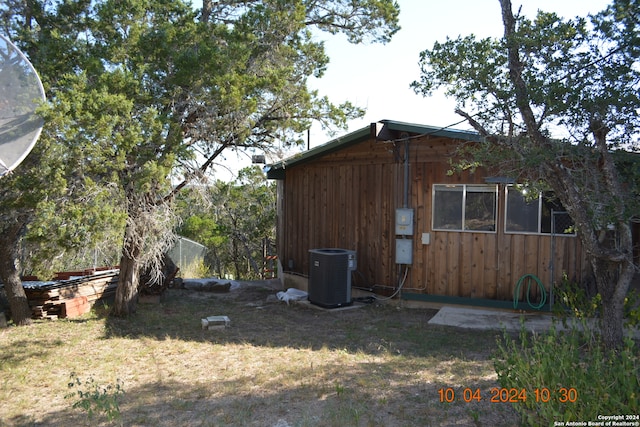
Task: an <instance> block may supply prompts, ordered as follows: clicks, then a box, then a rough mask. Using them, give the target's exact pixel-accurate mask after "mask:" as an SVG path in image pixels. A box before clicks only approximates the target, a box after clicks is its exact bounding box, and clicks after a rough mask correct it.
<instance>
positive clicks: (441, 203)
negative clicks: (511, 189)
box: [433, 184, 498, 232]
mask: <svg viewBox="0 0 640 427" xmlns="http://www.w3.org/2000/svg"><path fill="white" fill-rule="evenodd" d="M497 195H498V187H497V186H496V185H468V184H457V185H446V184H435V185H434V186H433V229H434V230H449V231H486V232H495V231H496V211H497V201H498V197H497Z"/></svg>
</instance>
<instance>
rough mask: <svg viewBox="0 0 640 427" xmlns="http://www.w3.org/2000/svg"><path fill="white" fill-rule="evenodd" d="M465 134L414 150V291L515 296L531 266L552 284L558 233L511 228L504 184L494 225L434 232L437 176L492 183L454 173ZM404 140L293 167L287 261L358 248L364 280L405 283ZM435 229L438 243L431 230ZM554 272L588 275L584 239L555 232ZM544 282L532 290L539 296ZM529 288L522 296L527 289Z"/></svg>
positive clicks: (295, 264) (409, 287) (282, 213)
mask: <svg viewBox="0 0 640 427" xmlns="http://www.w3.org/2000/svg"><path fill="white" fill-rule="evenodd" d="M457 143H458V142H457V141H453V140H451V139H448V138H436V137H431V138H430V137H422V138H418V139H413V140H411V143H410V149H409V159H410V175H409V183H408V187H409V188H408V191H409V193H408V194H409V207H410V208H413V209H414V235H413V264H412V265H411V269H410V274H409V275H408V278H407V282H406V283H405V288H404V289H405V291H407V292H415V293H425V294H432V295H443V296H460V297H471V298H489V299H498V300H510V299H512V298H513V292H514V289H515V284H516V282H517V281H518V279H519V278H520V277H521V276H523V275H524V274H535V275H537V276H538V277H539V278H540V279H541V280H542V282H543V283H544V284H545V285H546V287H547V289H548V285H549V282H550V281H551V280H552V278H551V270H550V264H551V236H549V235H525V234H506V233H504V212H505V209H504V203H505V202H504V197H505V193H504V187H502V186H501V187H500V189H499V192H498V200H499V202H498V203H499V204H498V222H497V228H498V230H497V231H496V232H495V233H479V232H448V231H434V230H432V228H431V226H432V224H431V216H432V203H433V198H432V188H433V184H447V183H451V184H458V183H460V184H462V183H464V184H484V183H485V181H484V179H485V173H484V172H483V171H482V170H477V171H476V172H475V173H470V172H465V173H463V174H453V175H449V174H448V173H447V172H448V170H449V169H450V158H451V155H452V153H453V151H454V149H455V147H456V144H457ZM403 156H404V153H403V145H401V144H400V143H399V144H397V146H396V145H395V144H393V143H385V142H376V141H374V140H367V141H364V142H362V143H359V144H356V145H353V146H350V147H346V148H343V149H341V150H339V151H336V152H332V153H329V154H326V155H324V156H322V157H320V158H317V159H313V160H310V161H308V162H305V163H301V164H297V165H294V166H290V167H288V168H286V179H284V180H281V181H279V182H278V185H279V188H278V192H279V193H278V194H279V196H280V199H281V200H280V204H279V206H278V209H279V215H278V229H279V234H278V247H279V255H280V258H281V261H282V264H283V266H284V268H285V270H290V271H293V272H296V273H299V274H304V275H306V274H308V273H309V255H308V251H309V249H313V248H329V247H337V248H345V249H352V250H356V251H357V256H358V276H357V278H356V283H357V284H358V285H360V286H373V285H384V286H390V287H393V286H396V284H397V283H398V281H399V273H400V269H399V268H398V266H397V265H396V264H395V239H396V236H395V209H396V208H399V207H402V203H403V194H404V164H403V161H402V160H403ZM423 233H429V239H430V243H429V244H426V245H425V244H423V243H422V234H423ZM555 246H556V258H555V259H556V261H555V269H554V278H553V280H555V281H560V280H561V278H562V276H563V274H567V275H568V276H569V277H570V278H571V279H574V280H580V279H581V278H582V277H586V276H584V275H585V274H586V271H587V264H586V263H585V260H584V254H583V253H582V250H581V247H580V244H579V241H578V239H577V238H575V237H556V239H555ZM537 292H538V291H537V289H535V290H533V291H532V297H533V298H534V299H535V298H536V296H537ZM521 297H522V296H521Z"/></svg>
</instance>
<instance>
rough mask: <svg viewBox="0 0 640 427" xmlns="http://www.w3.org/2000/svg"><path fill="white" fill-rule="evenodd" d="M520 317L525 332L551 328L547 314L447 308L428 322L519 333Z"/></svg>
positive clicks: (550, 321)
mask: <svg viewBox="0 0 640 427" xmlns="http://www.w3.org/2000/svg"><path fill="white" fill-rule="evenodd" d="M521 317H524V319H525V327H526V328H527V330H531V331H536V332H539V331H542V330H547V329H549V328H550V327H551V323H552V316H551V315H550V314H548V313H519V312H509V311H500V310H485V309H478V308H461V307H449V306H445V307H442V308H441V309H440V310H439V311H438V313H437V314H436V315H435V316H434V317H432V318H431V320H429V324H431V325H444V326H455V327H458V328H465V329H482V330H502V329H506V330H508V331H519V330H520V318H521Z"/></svg>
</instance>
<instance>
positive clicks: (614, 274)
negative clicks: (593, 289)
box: [592, 261, 634, 349]
mask: <svg viewBox="0 0 640 427" xmlns="http://www.w3.org/2000/svg"><path fill="white" fill-rule="evenodd" d="M592 265H593V266H594V275H595V279H596V286H597V289H598V293H600V295H601V297H602V330H601V333H602V340H603V342H604V345H605V346H606V347H607V348H609V349H616V348H619V347H620V346H621V345H622V343H623V338H624V300H625V297H626V296H627V292H628V290H629V285H630V284H631V281H632V280H633V275H634V266H633V263H631V262H624V263H622V264H621V265H619V266H616V264H612V263H610V262H606V261H596V262H594V263H592Z"/></svg>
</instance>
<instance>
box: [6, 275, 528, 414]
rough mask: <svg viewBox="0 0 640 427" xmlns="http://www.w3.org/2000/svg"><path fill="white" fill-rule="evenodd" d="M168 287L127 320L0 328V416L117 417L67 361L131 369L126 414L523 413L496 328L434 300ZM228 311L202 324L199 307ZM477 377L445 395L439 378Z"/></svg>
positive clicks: (451, 381) (454, 382)
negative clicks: (351, 304)
mask: <svg viewBox="0 0 640 427" xmlns="http://www.w3.org/2000/svg"><path fill="white" fill-rule="evenodd" d="M274 294H275V291H274V290H273V289H269V288H266V287H264V286H255V285H254V286H246V287H243V288H241V289H236V290H233V291H232V292H230V293H229V294H209V293H198V292H192V291H185V290H176V289H170V290H168V291H167V293H166V294H165V295H164V296H163V299H162V302H161V304H159V305H158V304H156V305H140V307H139V310H138V313H137V314H136V315H135V316H134V317H133V318H131V319H129V320H121V319H113V318H110V317H107V316H105V315H104V312H103V311H100V310H98V311H96V312H93V313H91V314H90V315H87V316H85V317H82V318H79V319H73V320H60V321H56V322H37V323H36V324H34V325H32V326H30V327H24V328H8V329H3V330H0V346H1V347H2V353H1V355H0V401H1V402H2V405H1V406H0V426H4V425H11V426H13V425H16V426H71V425H87V426H88V425H92V426H93V425H109V423H108V421H106V419H105V418H104V417H94V418H93V419H92V420H89V419H88V417H87V413H86V412H84V411H82V410H80V409H77V408H76V409H74V408H73V407H72V405H73V403H74V399H73V398H65V395H68V394H69V392H70V389H69V388H68V383H69V381H70V375H71V373H76V374H77V375H78V377H79V378H80V379H82V380H83V381H84V380H89V379H93V380H94V381H95V383H97V384H102V385H115V384H116V383H121V384H122V387H123V389H124V394H123V395H122V396H121V398H120V413H121V418H120V420H119V421H117V422H115V423H114V424H115V425H118V424H121V425H125V426H266V427H272V426H278V427H286V426H318V425H322V426H429V425H434V426H448V425H457V426H467V425H470V426H475V425H492V426H501V425H502V426H507V425H517V423H518V419H517V417H516V415H515V413H514V412H513V410H512V409H511V408H510V407H509V406H508V404H497V403H490V402H489V397H490V389H491V387H495V386H496V385H497V384H496V381H495V373H494V370H493V366H492V362H491V360H490V355H491V351H492V348H493V347H494V343H495V333H492V332H478V331H462V330H458V329H454V328H446V327H436V326H431V325H428V323H427V322H428V320H429V319H430V318H431V317H432V316H433V315H434V314H435V311H433V310H422V309H405V308H397V307H396V306H394V305H391V304H388V305H381V304H372V305H368V306H364V307H361V308H358V309H352V310H345V311H338V312H336V311H329V312H327V311H322V310H318V309H316V308H312V307H308V306H304V305H291V306H287V305H286V304H284V303H282V302H278V301H275V302H267V299H268V297H269V296H272V295H274ZM211 315H227V316H229V317H230V318H231V326H230V327H229V328H227V329H225V330H219V331H215V330H214V331H205V330H202V329H201V327H200V319H201V318H202V317H206V316H211ZM443 387H452V388H454V390H455V391H456V393H457V397H460V398H461V397H462V392H463V389H464V388H471V389H474V390H475V389H480V390H481V393H482V397H483V399H482V401H480V402H475V401H474V402H468V403H467V402H464V401H462V399H460V400H457V401H455V402H453V403H441V402H440V399H439V394H438V389H440V388H443Z"/></svg>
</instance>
